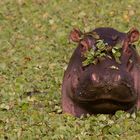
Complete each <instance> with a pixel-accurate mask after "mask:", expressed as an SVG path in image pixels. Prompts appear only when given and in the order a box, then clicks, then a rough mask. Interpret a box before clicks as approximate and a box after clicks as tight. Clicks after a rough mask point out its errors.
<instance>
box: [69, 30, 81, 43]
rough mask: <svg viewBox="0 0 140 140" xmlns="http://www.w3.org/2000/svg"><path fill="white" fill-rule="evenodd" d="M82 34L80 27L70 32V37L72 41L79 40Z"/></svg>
mask: <svg viewBox="0 0 140 140" xmlns="http://www.w3.org/2000/svg"><path fill="white" fill-rule="evenodd" d="M82 35H83V33H82V32H81V31H80V30H79V29H75V28H74V29H73V30H72V31H71V32H70V36H69V39H70V41H73V42H79V41H80V39H81V36H82Z"/></svg>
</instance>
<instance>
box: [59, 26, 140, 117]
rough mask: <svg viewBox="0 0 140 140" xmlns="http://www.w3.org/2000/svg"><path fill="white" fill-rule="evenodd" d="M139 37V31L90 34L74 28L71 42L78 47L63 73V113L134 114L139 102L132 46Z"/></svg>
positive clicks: (101, 29) (108, 31) (135, 56)
mask: <svg viewBox="0 0 140 140" xmlns="http://www.w3.org/2000/svg"><path fill="white" fill-rule="evenodd" d="M138 38H139V32H138V30H136V29H132V30H130V31H129V32H128V33H121V32H118V31H117V30H114V29H112V28H97V29H95V30H93V31H92V32H89V33H82V32H81V31H80V30H77V29H74V30H73V31H72V32H71V34H70V40H71V41H74V42H76V43H78V47H77V48H76V50H75V52H74V53H73V55H72V57H71V59H70V62H69V65H68V68H67V70H66V72H65V74H64V79H63V85H62V108H63V111H64V112H67V113H70V114H72V115H74V116H81V115H82V114H87V113H88V114H97V113H111V114H112V113H115V111H117V110H125V111H129V112H132V111H134V109H135V107H136V103H137V100H138V93H137V91H136V88H135V78H134V73H136V72H134V69H135V65H136V64H137V63H138V54H137V52H136V50H135V46H134V44H133V43H134V42H135V41H137V40H138ZM99 44H100V45H99ZM116 46H119V47H118V48H116ZM88 53H91V54H88ZM115 53H116V54H115ZM114 54H115V55H118V56H117V57H116V56H115V55H114ZM139 74H140V73H139Z"/></svg>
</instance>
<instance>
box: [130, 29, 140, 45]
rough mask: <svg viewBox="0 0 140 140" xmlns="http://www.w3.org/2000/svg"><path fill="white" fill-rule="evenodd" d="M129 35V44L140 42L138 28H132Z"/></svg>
mask: <svg viewBox="0 0 140 140" xmlns="http://www.w3.org/2000/svg"><path fill="white" fill-rule="evenodd" d="M127 34H128V38H129V43H133V42H136V41H138V40H139V36H140V33H139V31H138V30H137V29H136V28H132V29H131V30H130V31H129V32H128V33H127Z"/></svg>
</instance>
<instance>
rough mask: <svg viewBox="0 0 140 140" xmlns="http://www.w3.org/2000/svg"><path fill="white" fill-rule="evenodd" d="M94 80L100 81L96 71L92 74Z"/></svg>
mask: <svg viewBox="0 0 140 140" xmlns="http://www.w3.org/2000/svg"><path fill="white" fill-rule="evenodd" d="M92 81H96V82H99V77H98V76H97V75H96V74H95V73H93V74H92Z"/></svg>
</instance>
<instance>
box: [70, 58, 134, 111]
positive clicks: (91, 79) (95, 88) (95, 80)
mask: <svg viewBox="0 0 140 140" xmlns="http://www.w3.org/2000/svg"><path fill="white" fill-rule="evenodd" d="M109 61H110V60H105V62H102V63H101V64H97V65H96V66H94V65H91V66H89V67H88V68H86V70H84V71H83V73H81V76H79V77H78V79H79V80H77V83H74V84H77V86H76V88H73V92H74V93H75V94H74V95H73V96H72V97H71V98H72V100H73V101H74V102H76V103H77V104H79V106H82V107H83V108H85V109H86V110H89V112H92V113H114V112H115V111H117V110H125V111H127V110H130V109H131V108H132V107H133V106H134V105H135V103H136V100H137V94H136V92H135V90H134V82H133V78H132V77H131V76H130V75H129V73H127V72H126V71H125V74H124V72H123V71H121V70H120V69H121V68H119V65H117V64H116V63H115V62H114V64H113V63H110V62H109ZM108 64H110V65H108ZM99 70H101V71H99ZM89 106H90V107H89Z"/></svg>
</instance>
